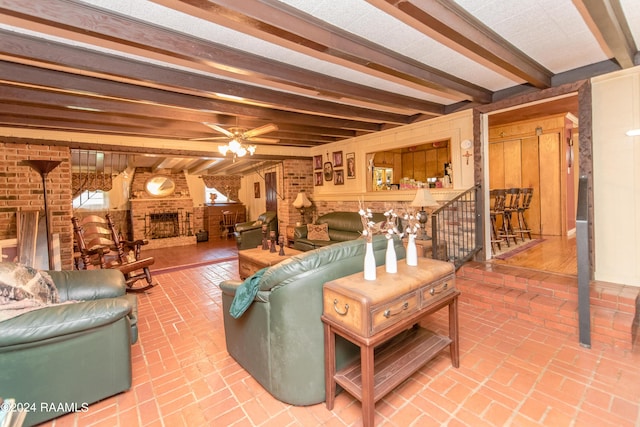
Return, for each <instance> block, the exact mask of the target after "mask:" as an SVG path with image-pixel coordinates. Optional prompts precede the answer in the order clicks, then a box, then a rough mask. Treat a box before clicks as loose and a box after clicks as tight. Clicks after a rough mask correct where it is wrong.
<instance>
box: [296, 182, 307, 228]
mask: <svg viewBox="0 0 640 427" xmlns="http://www.w3.org/2000/svg"><path fill="white" fill-rule="evenodd" d="M293 207H294V208H296V209H298V210H299V211H300V217H301V219H302V221H301V223H302V224H306V222H305V220H304V210H305V209H306V208H308V207H311V200H309V198H308V197H307V193H305V192H304V190H301V191H300V192H299V193H298V195H297V196H296V199H295V200H294V201H293Z"/></svg>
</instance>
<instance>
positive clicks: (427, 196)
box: [411, 188, 439, 240]
mask: <svg viewBox="0 0 640 427" xmlns="http://www.w3.org/2000/svg"><path fill="white" fill-rule="evenodd" d="M411 206H414V207H420V212H418V221H420V224H421V226H420V237H419V239H421V240H428V237H427V232H426V230H425V225H426V224H427V212H426V211H425V210H424V208H425V207H429V206H439V204H438V202H436V200H435V199H434V198H433V195H431V192H430V191H429V190H428V189H427V188H420V189H419V190H418V191H416V197H415V198H414V199H413V201H412V202H411Z"/></svg>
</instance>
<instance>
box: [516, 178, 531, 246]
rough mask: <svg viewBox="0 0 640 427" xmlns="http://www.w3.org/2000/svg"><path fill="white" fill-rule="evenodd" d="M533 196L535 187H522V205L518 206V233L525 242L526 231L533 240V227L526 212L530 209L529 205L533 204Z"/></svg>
mask: <svg viewBox="0 0 640 427" xmlns="http://www.w3.org/2000/svg"><path fill="white" fill-rule="evenodd" d="M532 198H533V188H521V189H520V206H518V214H517V215H518V227H519V228H518V230H516V231H517V232H518V233H520V237H521V238H522V241H523V242H524V235H525V233H526V234H527V235H528V236H529V240H531V229H530V228H529V224H527V219H526V218H525V216H524V214H525V212H526V211H527V210H529V206H530V205H531V199H532Z"/></svg>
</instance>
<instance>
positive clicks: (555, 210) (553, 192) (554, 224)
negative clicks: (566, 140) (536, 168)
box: [538, 133, 563, 236]
mask: <svg viewBox="0 0 640 427" xmlns="http://www.w3.org/2000/svg"><path fill="white" fill-rule="evenodd" d="M538 141H539V153H540V162H539V165H540V186H541V187H542V188H544V191H541V192H540V193H541V194H540V224H541V229H542V234H543V235H549V236H560V235H562V234H563V219H562V218H563V215H562V212H563V207H562V203H561V202H560V201H561V182H560V167H561V163H560V153H561V150H560V134H559V133H548V134H543V135H541V136H540V137H539V138H538Z"/></svg>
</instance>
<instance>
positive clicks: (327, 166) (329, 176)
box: [323, 162, 333, 181]
mask: <svg viewBox="0 0 640 427" xmlns="http://www.w3.org/2000/svg"><path fill="white" fill-rule="evenodd" d="M323 173H324V180H325V181H333V165H332V164H331V162H324V170H323Z"/></svg>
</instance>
